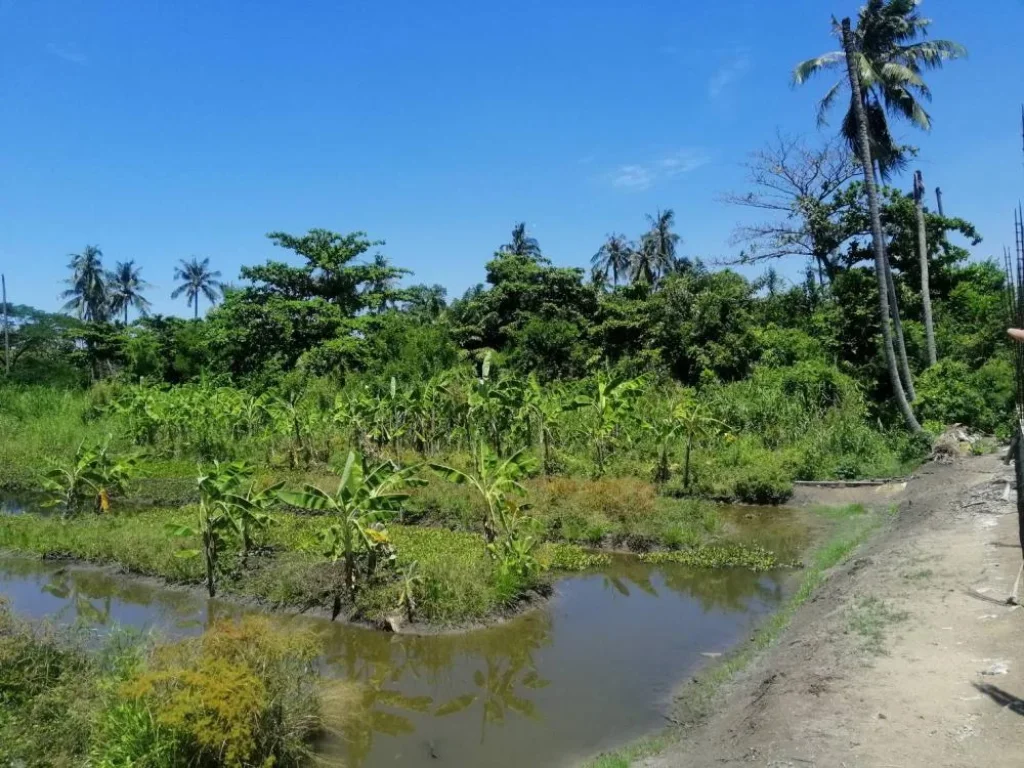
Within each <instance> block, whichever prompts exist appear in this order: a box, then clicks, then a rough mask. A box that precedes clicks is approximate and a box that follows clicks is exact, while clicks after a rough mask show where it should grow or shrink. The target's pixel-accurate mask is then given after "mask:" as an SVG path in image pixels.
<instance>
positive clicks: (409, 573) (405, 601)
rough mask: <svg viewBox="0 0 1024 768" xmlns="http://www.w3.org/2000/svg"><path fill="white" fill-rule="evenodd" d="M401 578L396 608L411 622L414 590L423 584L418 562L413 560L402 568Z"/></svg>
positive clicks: (413, 615) (414, 597)
mask: <svg viewBox="0 0 1024 768" xmlns="http://www.w3.org/2000/svg"><path fill="white" fill-rule="evenodd" d="M401 575H402V580H401V584H400V591H399V593H398V610H400V611H403V612H404V613H405V618H406V620H407V621H408V622H409V623H410V624H411V623H412V621H413V618H414V617H415V613H416V590H417V589H419V588H420V586H422V584H423V576H421V575H420V563H419V561H418V560H413V561H412V562H411V563H409V564H408V565H407V566H405V568H403V569H402V574H401Z"/></svg>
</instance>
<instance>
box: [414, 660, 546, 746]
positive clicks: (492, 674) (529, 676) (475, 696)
mask: <svg viewBox="0 0 1024 768" xmlns="http://www.w3.org/2000/svg"><path fill="white" fill-rule="evenodd" d="M549 684H550V681H549V680H543V679H541V677H540V675H538V674H537V670H536V669H534V667H533V663H532V660H531V659H530V658H529V656H526V657H518V658H517V657H513V658H509V659H498V658H494V657H490V656H489V657H488V658H487V659H486V660H485V667H484V669H483V670H480V669H478V670H477V671H476V672H474V673H473V685H475V686H476V687H477V688H478V689H479V690H478V691H477V692H476V693H467V694H464V695H462V696H459V697H457V698H454V699H452V700H451V701H449V702H447V703H445V704H442V705H441V706H440V707H438V708H437V709H436V710H434V715H435V716H436V717H446V716H448V715H454V714H456V713H458V712H462V711H464V710H467V709H469V708H470V707H471V706H473V704H475V703H478V702H479V704H480V743H481V744H482V743H483V742H484V740H485V738H486V736H487V725H488V723H502V722H504V720H505V715H506V713H507V712H509V711H511V712H516V713H518V714H520V715H522V716H523V717H529V718H536V717H537V707H536V706H535V705H534V703H533V702H532V701H530V700H529V699H526V698H523V697H522V696H520V695H518V691H519V690H520V689H522V688H528V689H533V690H536V689H540V688H546V687H547V686H548V685H549Z"/></svg>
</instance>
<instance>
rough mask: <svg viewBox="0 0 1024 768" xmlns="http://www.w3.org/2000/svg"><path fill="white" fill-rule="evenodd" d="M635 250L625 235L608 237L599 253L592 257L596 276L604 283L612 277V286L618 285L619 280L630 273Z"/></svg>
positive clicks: (591, 261)
mask: <svg viewBox="0 0 1024 768" xmlns="http://www.w3.org/2000/svg"><path fill="white" fill-rule="evenodd" d="M634 250H635V249H634V247H633V244H632V243H631V242H629V241H628V240H627V239H626V238H625V236H624V235H616V234H611V235H608V239H607V240H605V241H604V244H603V245H602V246H601V247H600V248H599V249H598V251H597V253H595V254H594V255H593V256H591V257H590V263H591V264H592V265H593V267H594V274H595V275H599V276H600V277H601V278H602V280H603V281H607V280H608V277H609V275H610V276H611V278H612V284H613V285H618V284H619V278H620V277H625V276H626V273H627V272H628V271H629V267H630V264H632V262H633V252H634Z"/></svg>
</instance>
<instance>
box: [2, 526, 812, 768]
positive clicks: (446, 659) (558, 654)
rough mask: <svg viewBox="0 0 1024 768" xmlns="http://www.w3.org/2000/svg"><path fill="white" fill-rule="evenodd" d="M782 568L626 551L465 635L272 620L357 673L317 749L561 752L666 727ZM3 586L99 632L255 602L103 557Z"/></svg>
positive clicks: (797, 529) (766, 607)
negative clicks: (145, 576)
mask: <svg viewBox="0 0 1024 768" xmlns="http://www.w3.org/2000/svg"><path fill="white" fill-rule="evenodd" d="M750 514H755V513H753V512H751V511H749V510H744V511H740V512H737V513H735V516H736V519H735V520H733V521H732V524H733V525H735V527H736V528H737V530H740V531H742V530H743V529H744V528H745V527H748V526H749V527H760V526H761V525H764V524H765V523H766V522H771V524H772V525H773V526H775V527H776V528H777V530H775V529H774V528H773V529H772V530H773V531H774V533H773V534H771V535H769V539H772V538H773V537H775V536H777V537H778V542H777V544H776V546H782V545H785V546H792V547H798V546H800V544H801V542H804V541H805V540H806V538H807V535H808V528H807V526H806V524H805V521H804V520H803V519H798V518H796V517H794V516H793V513H788V512H787V513H785V514H782V511H780V510H773V511H772V512H771V515H772V518H771V521H766V520H765V519H758V518H749V517H747V515H750ZM756 514H757V515H758V516H760V515H767V514H768V513H765V512H757V513H756ZM801 517H802V516H801ZM744 521H746V522H744ZM762 543H763V544H765V545H766V546H772V541H770V540H769V541H763V542H762ZM787 575H788V574H787V573H786V572H778V573H769V574H753V573H750V572H747V571H740V570H728V571H707V570H701V571H694V570H689V569H684V568H678V567H653V566H648V565H644V564H642V563H640V562H638V561H637V560H635V559H633V558H626V557H623V558H616V559H615V561H614V562H613V563H612V565H611V566H609V567H607V568H604V569H602V571H601V572H599V573H594V574H587V575H579V576H573V577H570V578H566V579H564V580H562V581H560V582H559V583H558V586H557V591H556V596H555V598H554V599H553V600H552V602H551V603H550V604H549V605H548V606H546V607H544V608H542V609H539V610H536V611H534V612H531V613H528V614H525V615H523V616H520V617H518V618H516V619H514V620H512V621H510V622H508V623H506V624H503V625H500V626H496V627H492V628H489V629H483V630H478V631H474V632H469V633H463V634H453V635H436V636H424V637H417V636H408V635H390V634H385V633H381V632H375V631H372V630H367V629H362V628H357V627H351V626H346V625H341V624H337V623H331V622H328V621H326V620H321V619H314V618H308V617H286V616H275V617H273V620H274V621H276V622H280V623H281V624H284V625H290V626H295V627H302V628H306V629H310V630H312V631H314V632H316V633H317V634H318V635H319V636H320V637H321V638H322V639H323V641H324V648H325V654H324V658H325V667H324V668H325V672H326V673H327V674H328V675H329V676H336V677H339V678H343V679H346V680H348V681H352V682H354V683H357V685H356V687H355V695H354V696H353V695H348V696H345V697H339V702H337V703H335V702H333V700H332V699H331V698H330V697H328V704H327V706H328V708H330V707H338V708H341V709H343V710H344V711H338V712H330V713H329V714H331V715H334V716H336V719H338V720H339V721H340V722H342V723H344V725H343V727H342V732H341V733H339V734H338V735H337V736H334V737H332V738H331V739H329V740H327V741H326V742H325V743H323V744H322V745H321V751H322V752H323V753H324V754H325V755H329V756H332V757H333V756H337V757H340V758H342V760H343V761H344V763H345V765H347V766H352V767H353V768H355V767H356V766H366V767H368V768H370V767H372V768H376V767H377V766H396V765H399V766H428V765H429V766H439V765H442V766H444V765H448V766H458V767H459V768H470V767H471V766H472V767H473V768H477V766H496V767H501V766H509V767H511V766H524V765H529V766H559V765H566V764H572V763H573V762H574V761H576V760H578V759H580V758H583V757H586V756H589V755H592V754H594V753H595V752H598V751H600V750H602V749H606V748H611V747H615V746H617V745H620V744H622V743H623V742H625V741H628V740H629V739H631V738H634V737H637V736H639V735H641V734H643V733H645V732H647V731H649V730H651V729H653V728H656V727H659V726H660V725H662V724H663V723H664V719H663V714H664V713H665V712H666V710H667V707H668V704H669V700H670V695H671V692H672V690H673V688H674V687H675V686H676V685H677V683H678V682H679V681H680V680H682V679H683V678H685V677H686V676H687V675H688V674H689V673H691V672H692V671H694V670H695V669H696V668H697V667H698V666H699V665H701V664H702V663H706V662H707V661H708V658H707V657H705V656H703V655H702V654H705V653H712V654H713V653H722V652H724V651H727V650H728V649H729V648H730V647H731V646H733V645H734V644H735V643H737V642H739V641H741V640H744V639H745V637H746V636H747V635H748V634H749V632H750V631H751V629H752V627H753V625H754V624H756V623H757V622H758V621H759V620H760V619H761V618H763V617H764V615H765V614H767V613H769V612H771V611H772V610H773V609H774V608H776V607H777V606H778V605H779V603H780V602H781V600H782V599H783V598H784V597H785V595H784V587H783V585H784V582H785V581H786V577H787ZM0 594H4V595H6V597H7V598H8V600H9V601H10V602H11V604H12V607H13V609H14V610H15V611H16V612H17V613H19V614H21V615H24V616H28V617H32V618H39V619H41V618H49V619H51V620H54V621H57V622H61V623H73V622H76V621H80V622H83V623H85V624H87V625H89V626H92V627H95V628H97V629H98V631H99V633H103V632H104V631H106V630H107V629H108V628H110V627H113V626H118V625H120V626H126V625H130V626H132V627H138V628H143V629H154V630H157V631H159V632H161V633H163V634H165V635H170V636H178V635H185V634H194V633H198V632H200V631H202V629H203V628H204V627H205V626H206V625H207V624H208V623H209V622H210V621H211V620H212V619H216V618H223V617H226V616H237V615H241V614H243V613H246V612H247V610H248V611H249V612H252V610H251V609H244V608H241V607H239V606H237V605H232V604H228V603H223V602H219V601H216V600H213V601H210V600H206V599H205V598H202V597H200V596H199V595H197V594H196V593H193V592H186V591H181V590H174V589H167V588H163V587H159V586H154V585H151V584H146V583H141V582H139V581H137V580H133V579H130V578H127V577H123V576H118V575H114V574H111V573H109V572H107V571H103V570H98V569H89V568H83V567H76V566H65V565H62V564H58V563H46V562H40V561H35V560H22V559H17V558H9V557H8V558H3V559H0ZM349 687H351V686H349ZM332 719H335V718H332Z"/></svg>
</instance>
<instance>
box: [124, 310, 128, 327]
mask: <svg viewBox="0 0 1024 768" xmlns="http://www.w3.org/2000/svg"><path fill="white" fill-rule="evenodd" d="M124 325H125V328H127V327H128V305H127V304H125V305H124Z"/></svg>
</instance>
